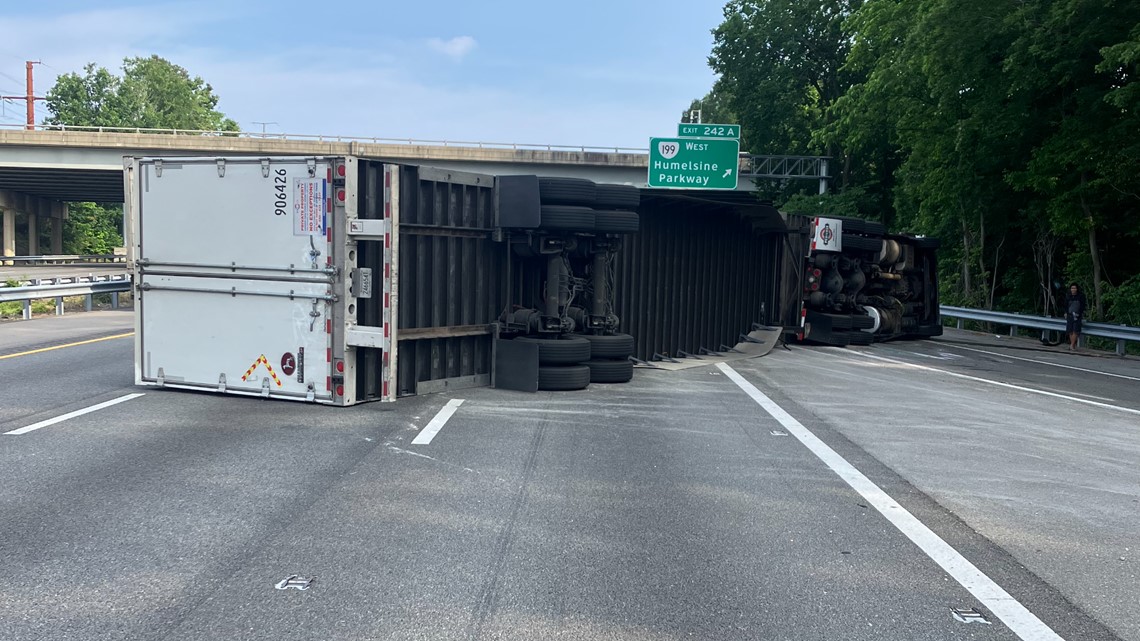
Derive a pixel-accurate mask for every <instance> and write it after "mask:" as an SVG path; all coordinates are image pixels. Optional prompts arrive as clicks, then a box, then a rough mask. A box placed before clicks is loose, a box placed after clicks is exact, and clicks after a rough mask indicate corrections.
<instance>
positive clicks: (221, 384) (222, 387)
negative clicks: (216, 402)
mask: <svg viewBox="0 0 1140 641" xmlns="http://www.w3.org/2000/svg"><path fill="white" fill-rule="evenodd" d="M218 391H219V392H225V391H226V375H225V374H224V373H223V374H220V375H219V376H218Z"/></svg>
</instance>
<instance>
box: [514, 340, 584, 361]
mask: <svg viewBox="0 0 1140 641" xmlns="http://www.w3.org/2000/svg"><path fill="white" fill-rule="evenodd" d="M515 340H516V341H522V342H524V343H536V344H537V345H538V364H539V365H577V364H579V363H582V362H585V361H588V360H590V349H591V345H590V341H588V340H586V339H584V338H581V337H578V336H562V337H560V338H539V337H537V336H520V337H518V338H516V339H515Z"/></svg>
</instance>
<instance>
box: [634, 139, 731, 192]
mask: <svg viewBox="0 0 1140 641" xmlns="http://www.w3.org/2000/svg"><path fill="white" fill-rule="evenodd" d="M739 158H740V141H738V140H729V139H726V138H709V139H707V140H697V139H693V138H650V139H649V181H648V184H649V186H650V187H662V188H666V189H736V179H737V178H738V176H737V175H736V174H737V168H738V166H739V164H740V160H739Z"/></svg>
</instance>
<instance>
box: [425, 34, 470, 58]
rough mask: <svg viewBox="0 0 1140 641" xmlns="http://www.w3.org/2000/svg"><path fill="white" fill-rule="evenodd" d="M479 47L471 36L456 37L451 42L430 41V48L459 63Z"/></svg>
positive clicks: (436, 39)
mask: <svg viewBox="0 0 1140 641" xmlns="http://www.w3.org/2000/svg"><path fill="white" fill-rule="evenodd" d="M477 45H478V43H477V42H475V38H472V37H471V36H456V37H454V38H451V39H450V40H441V39H439V38H432V39H430V40H428V46H429V47H431V48H432V49H434V50H436V51H438V52H439V53H442V54H444V55H445V56H448V57H450V58H452V59H454V60H455V61H457V62H458V61H460V60H462V59H463V58H464V57H466V56H467V54H469V53H471V52H472V51H473V50H474V49H475V47H476V46H477Z"/></svg>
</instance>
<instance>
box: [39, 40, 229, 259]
mask: <svg viewBox="0 0 1140 641" xmlns="http://www.w3.org/2000/svg"><path fill="white" fill-rule="evenodd" d="M217 104H218V97H217V96H216V95H214V90H213V88H212V87H210V85H208V84H206V83H205V82H204V81H203V80H202V79H201V78H199V77H197V76H195V77H191V76H190V74H189V73H188V72H187V71H186V70H185V69H183V68H182V67H179V66H178V65H175V64H172V63H170V62H169V61H167V60H164V59H163V58H160V57H158V56H151V57H149V58H127V59H126V60H124V61H123V75H122V76H116V75H114V74H112V73H111V72H109V71H107V69H105V68H103V67H96V66H95V64H94V63H92V64H88V65H87V66H86V67H84V72H83V74H82V75H80V74H77V73H69V74H64V75H62V76H60V77H59V79H58V80H57V81H56V84H55V86H53V87H52V89H51V90H50V91H49V92H48V94H47V107H48V110H49V111H50V112H51V116H50V117H48V118H47V119H46V120H45V123H46V124H51V125H70V126H83V127H130V128H134V127H138V128H146V129H185V130H202V131H229V132H236V131H238V126H237V123H236V122H234V121H233V120H231V119H229V118H226V117H225V115H224V114H222V113H221V112H219V111H217V109H216V107H217ZM68 209H69V217H68V219H67V221H66V222H65V223H64V228H63V234H64V250H65V251H66V252H68V253H74V254H109V253H111V251H112V250H113V249H114V248H115V247H120V246H122V244H123V237H122V228H121V226H122V216H123V212H122V208H121V207H119V206H104V205H99V204H96V203H70V204H69V206H68Z"/></svg>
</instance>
